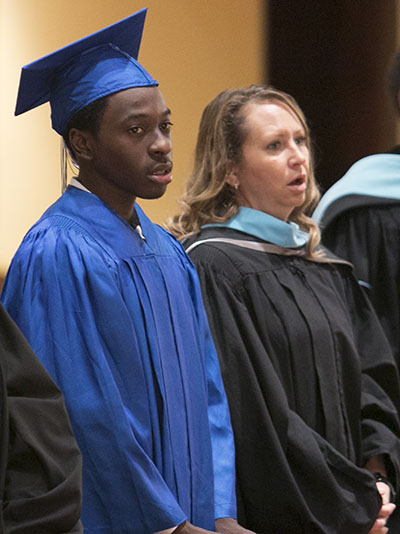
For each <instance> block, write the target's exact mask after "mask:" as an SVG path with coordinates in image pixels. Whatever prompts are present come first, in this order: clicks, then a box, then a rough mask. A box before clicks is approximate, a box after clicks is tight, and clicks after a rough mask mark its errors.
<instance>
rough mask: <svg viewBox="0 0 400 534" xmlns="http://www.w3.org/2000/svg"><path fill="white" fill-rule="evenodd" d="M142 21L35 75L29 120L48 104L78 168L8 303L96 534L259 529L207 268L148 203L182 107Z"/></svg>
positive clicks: (161, 186)
mask: <svg viewBox="0 0 400 534" xmlns="http://www.w3.org/2000/svg"><path fill="white" fill-rule="evenodd" d="M144 17H145V10H143V11H140V12H139V13H137V14H136V15H133V16H132V17H128V19H124V20H123V21H120V22H119V23H117V24H114V25H113V26H110V27H108V28H106V29H104V30H102V31H101V32H98V33H96V34H93V35H91V36H89V37H87V38H86V39H84V40H81V41H77V42H76V43H73V44H72V45H70V46H69V47H67V48H64V49H61V50H59V51H57V52H55V53H54V54H51V55H50V56H47V57H46V58H42V59H41V60H38V61H36V62H34V63H32V64H30V65H28V66H27V67H25V68H24V69H23V73H22V77H21V84H20V91H19V97H18V102H17V110H16V113H20V112H24V111H27V110H29V109H31V108H32V107H35V106H37V105H39V104H41V103H43V102H45V101H47V100H49V101H50V104H51V109H52V124H53V128H54V129H55V130H56V131H57V132H58V133H59V134H61V135H63V136H64V139H65V140H66V142H67V145H68V147H69V150H70V153H71V154H72V157H73V159H74V160H75V162H76V163H77V164H78V166H79V176H78V177H77V179H74V180H73V182H72V183H71V186H70V187H69V188H68V189H67V191H66V192H65V193H64V195H62V197H61V198H60V199H59V200H58V201H57V202H56V203H55V204H54V205H53V206H51V207H50V208H49V209H48V210H47V211H46V212H45V213H44V215H43V216H42V218H41V219H40V220H39V221H38V222H37V223H36V225H34V226H33V228H32V229H31V230H30V231H29V232H28V234H27V235H26V237H25V239H24V240H23V242H22V244H21V246H20V248H19V250H18V251H17V253H16V255H15V257H14V259H13V261H12V264H11V267H10V270H9V272H8V275H7V278H6V281H5V284H4V290H3V293H2V300H3V302H4V304H5V306H6V307H7V308H8V310H9V312H10V313H11V315H12V316H13V317H14V319H15V320H16V322H17V323H18V324H19V326H20V327H21V329H22V330H23V332H24V333H25V335H26V336H27V338H28V339H29V341H30V343H31V344H32V346H33V347H34V349H35V350H36V352H37V354H38V356H39V358H40V359H41V360H42V362H43V363H44V365H45V366H46V367H47V369H48V370H49V372H50V374H51V375H52V376H53V377H54V379H55V381H56V382H57V384H58V385H59V387H60V388H61V390H62V391H63V393H64V396H65V400H66V404H67V407H68V410H69V413H70V417H71V422H72V426H73V429H74V431H75V434H76V437H77V440H78V444H79V445H80V448H81V451H82V454H83V512H82V521H83V525H84V528H85V533H87V534H94V533H96V534H99V533H100V532H102V533H103V532H104V534H111V533H118V534H120V533H121V534H122V533H124V534H128V533H131V534H152V533H154V532H159V531H163V532H164V531H165V532H168V533H169V532H173V531H176V532H178V531H179V532H180V533H185V534H186V533H188V534H189V533H193V534H194V533H202V532H208V531H214V528H216V529H217V531H218V532H230V533H240V532H248V531H245V530H244V529H242V528H241V527H240V526H239V525H238V524H237V522H236V521H235V519H234V518H235V497H234V494H235V485H234V450H233V440H232V430H231V426H230V419H229V414H228V408H227V402H226V398H225V394H224V390H223V386H222V381H221V377H220V371H219V367H218V363H217V357H216V354H215V350H214V347H213V344H212V340H211V337H210V332H209V329H208V325H207V322H206V318H205V313H204V310H203V306H202V301H201V296H200V289H199V286H198V282H197V277H196V274H195V271H194V268H193V266H192V265H191V263H190V262H189V261H188V259H187V257H186V255H185V253H184V251H183V249H182V248H181V246H180V245H179V244H178V242H177V241H176V240H175V239H174V238H172V237H171V236H170V235H169V234H168V233H167V232H165V231H164V230H162V229H161V228H159V227H158V226H156V225H154V224H153V223H151V221H149V219H148V218H147V217H146V215H145V214H144V213H143V211H142V210H141V209H140V207H139V206H138V205H137V204H135V200H136V198H147V199H156V198H159V197H160V196H162V195H163V193H164V192H165V190H166V187H167V185H168V183H169V182H170V181H171V169H172V163H171V148H172V143H171V137H170V126H171V122H170V111H169V110H168V108H167V107H166V105H165V102H164V99H163V97H162V95H161V93H160V91H159V90H158V88H157V85H158V84H157V82H156V81H155V80H154V79H153V78H152V77H151V76H150V75H149V74H148V73H147V72H146V71H145V70H144V69H143V67H142V66H141V65H140V64H139V63H138V62H137V61H136V60H135V59H134V57H137V53H138V48H139V44H140V38H141V33H142V28H143V23H144ZM194 525H195V526H194ZM203 529H206V530H203Z"/></svg>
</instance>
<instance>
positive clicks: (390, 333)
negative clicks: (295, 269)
mask: <svg viewBox="0 0 400 534" xmlns="http://www.w3.org/2000/svg"><path fill="white" fill-rule="evenodd" d="M322 238H323V242H324V244H325V245H326V246H327V247H328V248H329V249H331V250H332V251H333V252H335V254H337V255H338V256H340V257H342V258H345V259H347V260H348V261H350V262H352V263H353V264H354V269H355V275H356V277H357V279H358V280H359V282H360V285H361V287H363V289H364V291H365V292H366V294H367V296H368V297H369V298H370V299H371V302H372V304H373V306H374V308H375V310H376V312H377V315H378V317H379V320H380V322H381V324H382V327H383V329H384V331H385V334H386V336H387V338H388V339H389V342H390V344H391V348H392V351H393V354H394V357H395V360H396V361H397V365H398V367H399V366H400V328H399V324H400V286H399V283H400V282H399V281H400V276H399V265H400V247H399V246H398V245H397V243H399V239H400V224H399V205H398V204H396V205H394V206H391V205H384V206H364V207H357V208H354V209H351V210H349V211H346V212H344V213H343V214H342V215H341V216H340V217H338V218H337V219H334V220H333V221H332V222H331V223H330V224H329V225H328V226H327V227H326V228H325V229H323V235H322Z"/></svg>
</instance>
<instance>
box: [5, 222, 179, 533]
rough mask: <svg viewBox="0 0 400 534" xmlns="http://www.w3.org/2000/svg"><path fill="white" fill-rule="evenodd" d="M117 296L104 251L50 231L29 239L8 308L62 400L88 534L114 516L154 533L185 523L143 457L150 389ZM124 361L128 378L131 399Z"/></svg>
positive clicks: (9, 288)
mask: <svg viewBox="0 0 400 534" xmlns="http://www.w3.org/2000/svg"><path fill="white" fill-rule="evenodd" d="M71 236H72V237H71ZM120 289H121V288H120V279H119V277H118V272H117V269H116V267H115V265H114V264H113V261H112V259H111V258H110V257H109V256H108V255H107V254H106V253H105V252H104V250H103V249H102V248H101V246H100V245H96V244H95V243H93V242H92V241H91V239H90V238H89V237H87V236H86V235H79V233H78V232H77V233H76V234H75V235H74V234H73V232H72V231H69V232H68V234H67V236H65V234H64V233H63V232H62V231H59V230H58V229H57V228H56V229H54V228H47V229H46V230H45V231H44V232H41V231H36V232H31V233H30V234H28V235H27V237H26V238H25V240H24V242H23V243H22V245H21V247H20V249H19V251H18V253H17V255H16V256H15V257H14V260H13V262H12V265H11V267H10V270H9V273H8V275H7V277H6V281H5V285H4V288H3V293H2V300H3V302H4V305H5V307H6V308H7V309H8V310H9V312H10V315H11V316H12V317H13V318H14V320H15V321H16V322H17V324H18V325H19V327H20V328H21V330H22V331H23V332H24V333H25V335H26V337H27V339H28V340H29V341H30V342H31V344H32V346H33V347H34V350H35V352H36V353H37V355H38V357H39V358H40V360H41V361H42V363H43V364H44V366H45V367H46V368H47V370H48V371H49V373H50V374H51V375H52V377H53V378H54V380H55V382H56V384H57V385H58V387H59V388H60V390H61V391H62V392H63V395H64V397H65V401H66V406H67V409H68V412H69V416H70V419H71V423H72V427H73V430H74V432H75V436H76V438H77V441H78V444H79V447H80V448H81V451H82V455H83V481H84V508H83V514H82V522H83V524H84V527H85V530H86V529H88V531H91V530H90V529H98V528H99V525H98V524H97V523H93V522H92V515H93V516H94V517H103V518H105V519H104V521H105V523H104V525H101V528H103V529H104V532H108V531H109V528H108V527H107V517H108V516H109V515H110V514H112V516H113V517H115V518H118V524H119V525H121V530H122V529H124V530H126V531H127V532H130V531H133V530H135V532H156V531H159V530H163V529H166V528H169V527H172V526H174V525H178V524H180V523H182V522H183V521H184V520H185V519H186V516H185V514H184V513H183V511H182V509H181V508H180V507H179V505H178V503H177V501H176V499H175V497H174V495H173V494H172V493H171V491H170V489H169V488H168V486H167V484H166V483H165V481H164V479H163V477H162V475H161V473H160V472H159V470H158V469H157V467H156V465H155V464H154V462H153V461H152V458H151V457H150V455H149V453H148V452H147V451H149V449H150V450H151V439H152V436H151V426H152V425H151V422H150V421H149V420H147V419H146V417H147V415H146V414H148V412H149V409H148V402H149V400H148V399H149V392H148V389H147V388H148V387H149V385H148V384H147V383H146V375H145V370H144V368H143V362H142V360H141V358H140V355H139V350H138V345H137V343H138V342H137V334H136V331H135V325H134V318H132V316H131V314H130V313H129V310H128V308H127V305H126V303H125V302H124V300H123V299H122V296H121V290H120ZM132 298H133V295H132ZM136 313H137V314H138V315H140V314H141V310H140V307H138V309H137V310H136ZM135 351H136V352H135ZM135 353H136V354H137V357H136V358H133V357H132V354H135ZM119 362H125V364H126V366H127V368H128V369H129V372H130V373H131V376H132V383H131V384H130V388H129V391H128V390H127V388H126V387H125V385H124V384H125V380H123V379H122V377H120V372H121V371H120V369H119ZM128 397H129V399H130V406H132V405H133V406H134V408H133V409H128V408H127V403H126V402H125V398H128ZM132 403H133V404H132ZM149 429H150V430H149ZM85 481H86V484H87V486H86V491H85ZM110 523H111V519H110ZM132 529H133V530H132ZM102 531H103V530H102ZM96 532H97V530H96ZM99 532H100V531H99Z"/></svg>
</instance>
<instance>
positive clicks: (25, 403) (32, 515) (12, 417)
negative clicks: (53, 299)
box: [0, 305, 83, 534]
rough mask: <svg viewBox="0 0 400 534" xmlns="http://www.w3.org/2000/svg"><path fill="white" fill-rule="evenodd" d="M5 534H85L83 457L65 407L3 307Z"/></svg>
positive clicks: (1, 525)
mask: <svg viewBox="0 0 400 534" xmlns="http://www.w3.org/2000/svg"><path fill="white" fill-rule="evenodd" d="M0 495H1V508H0V532H1V533H3V532H4V533H7V534H52V533H54V534H62V533H67V532H73V533H78V532H83V530H82V527H81V524H80V521H79V517H80V509H81V456H80V452H79V450H78V447H77V445H76V442H75V438H74V437H73V434H72V431H71V428H70V424H69V420H68V417H67V413H66V411H65V407H64V401H63V398H62V396H61V393H60V391H59V390H58V388H57V387H56V386H55V384H54V383H53V381H52V380H51V379H50V377H49V375H48V374H47V372H46V371H45V369H44V367H43V366H42V364H41V363H40V362H39V360H38V359H37V358H36V356H35V355H34V354H33V352H32V349H31V348H30V347H29V345H28V343H27V342H26V340H25V338H24V337H23V336H22V334H21V333H20V331H19V330H18V328H17V327H16V325H15V324H14V322H13V321H12V320H11V318H10V317H9V315H8V314H7V312H6V311H5V310H4V308H3V307H2V306H1V305H0Z"/></svg>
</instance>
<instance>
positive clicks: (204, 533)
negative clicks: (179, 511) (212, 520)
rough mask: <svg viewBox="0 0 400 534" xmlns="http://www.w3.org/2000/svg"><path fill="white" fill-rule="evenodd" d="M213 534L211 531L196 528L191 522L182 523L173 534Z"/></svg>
mask: <svg viewBox="0 0 400 534" xmlns="http://www.w3.org/2000/svg"><path fill="white" fill-rule="evenodd" d="M175 533H176V534H213V533H212V532H211V531H210V530H204V528H199V527H195V526H194V525H192V524H191V523H189V521H185V522H184V523H181V524H180V525H179V526H178V527H177V528H176V529H175V530H174V532H173V534H175Z"/></svg>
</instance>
